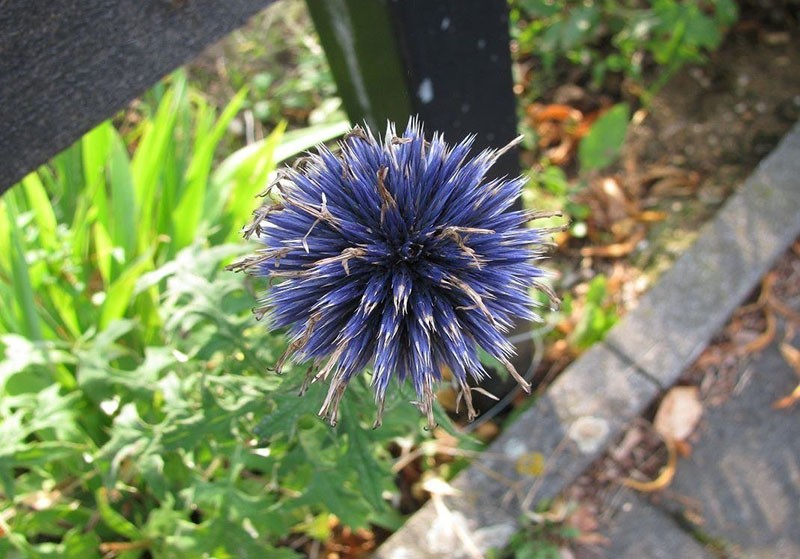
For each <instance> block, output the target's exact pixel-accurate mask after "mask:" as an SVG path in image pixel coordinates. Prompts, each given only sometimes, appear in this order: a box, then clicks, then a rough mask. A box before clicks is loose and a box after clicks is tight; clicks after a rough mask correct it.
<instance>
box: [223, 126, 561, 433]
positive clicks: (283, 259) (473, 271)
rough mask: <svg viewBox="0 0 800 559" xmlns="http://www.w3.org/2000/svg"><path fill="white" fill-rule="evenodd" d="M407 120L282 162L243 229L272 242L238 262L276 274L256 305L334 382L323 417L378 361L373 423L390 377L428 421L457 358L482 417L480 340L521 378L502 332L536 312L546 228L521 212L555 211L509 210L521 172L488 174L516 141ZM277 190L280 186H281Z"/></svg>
mask: <svg viewBox="0 0 800 559" xmlns="http://www.w3.org/2000/svg"><path fill="white" fill-rule="evenodd" d="M473 141H474V138H468V139H466V140H464V141H463V142H461V143H459V144H457V145H455V146H454V147H450V146H448V145H447V144H446V143H445V142H444V140H443V138H442V137H441V136H440V135H438V134H435V135H434V136H433V138H432V139H431V140H430V141H426V140H425V138H424V137H423V132H422V127H421V126H420V125H419V123H417V122H416V121H414V120H412V121H410V122H409V125H408V127H407V128H406V130H405V132H404V133H403V134H402V135H401V136H397V135H396V134H395V132H394V128H393V127H392V126H391V125H390V126H389V129H388V131H387V133H386V137H385V140H384V141H383V142H380V141H378V140H376V139H375V137H374V136H373V135H372V133H371V132H370V131H369V130H365V129H362V128H359V127H356V128H354V129H353V130H352V131H351V132H350V133H349V134H348V135H347V136H346V137H345V138H344V140H343V141H342V142H341V143H340V148H341V149H340V151H339V153H336V154H334V153H333V152H331V151H330V150H328V149H327V148H325V147H324V146H320V147H318V148H317V150H316V153H312V154H309V155H308V156H306V157H303V158H301V159H300V160H298V161H297V162H296V163H295V165H294V166H293V167H292V168H288V169H285V170H283V171H282V172H281V173H280V175H279V177H278V178H277V180H276V181H275V182H273V184H272V185H271V186H270V188H268V189H267V191H266V192H265V193H264V195H265V196H268V197H269V201H268V203H267V204H265V205H264V206H262V207H261V208H260V209H259V210H256V212H254V215H255V218H254V220H253V223H252V224H251V225H250V226H249V227H248V228H247V229H246V230H245V237H246V238H249V237H251V236H253V235H255V236H256V237H257V239H258V240H259V241H260V242H261V243H262V244H263V245H264V247H263V248H261V249H259V250H257V251H256V253H255V254H253V255H251V256H248V257H246V258H245V259H243V260H241V261H240V262H238V263H236V264H234V265H233V266H231V269H233V270H236V271H245V272H247V273H249V274H252V275H255V276H264V277H268V278H271V279H272V280H277V281H276V282H275V283H274V285H273V286H272V288H271V289H270V290H269V292H268V293H267V294H266V296H265V297H264V298H263V299H262V300H261V301H260V306H259V307H258V308H256V309H255V312H256V314H257V316H258V317H259V318H260V317H262V316H264V315H265V314H268V315H269V317H270V320H271V322H272V325H273V326H274V327H286V328H288V331H289V338H290V343H289V346H288V348H287V350H286V352H285V353H284V355H282V356H281V358H280V359H279V360H278V363H277V365H276V370H277V371H278V372H280V370H281V368H282V367H283V365H284V363H285V361H286V359H288V358H289V357H291V356H294V358H295V359H297V360H301V361H309V360H310V361H312V362H313V364H312V367H311V368H310V369H309V374H308V375H307V378H306V383H304V386H307V385H308V382H313V381H316V380H319V379H327V380H329V382H330V386H329V390H328V394H327V397H326V398H325V401H324V403H323V405H322V408H321V410H320V415H321V416H322V417H324V418H326V419H327V420H328V421H329V422H330V423H331V424H332V425H335V424H336V421H337V417H338V408H339V402H340V400H341V398H342V395H343V394H344V391H345V388H346V387H347V384H348V382H349V381H350V380H351V379H352V378H353V377H354V376H356V375H358V374H360V373H361V372H362V371H363V370H364V369H365V367H367V366H368V365H369V364H370V363H371V364H372V386H373V387H374V392H375V398H376V401H377V403H378V413H377V420H376V426H377V425H380V422H381V415H382V412H383V403H384V400H385V398H386V392H387V390H388V389H389V384H390V382H391V381H392V379H396V380H398V381H399V382H401V383H402V382H405V381H406V380H407V379H410V381H411V383H412V385H413V387H414V390H415V391H416V394H417V399H418V401H417V402H415V403H416V404H417V406H418V407H419V408H420V410H421V411H422V412H423V413H424V414H425V415H426V416H427V418H428V423H429V425H430V426H433V425H434V421H433V400H434V390H435V387H436V386H437V384H438V383H439V381H440V380H441V378H442V372H443V371H444V370H445V369H449V371H450V372H451V374H452V378H453V381H454V382H455V384H456V385H457V388H458V389H459V391H460V392H459V398H462V399H463V400H464V402H465V404H466V407H467V411H468V415H469V418H470V419H472V418H474V417H475V415H476V414H475V410H474V408H473V405H472V398H471V390H472V389H471V388H470V386H469V384H468V379H470V378H471V379H472V380H474V381H475V382H479V381H480V380H481V379H483V378H484V377H486V375H487V372H486V370H485V369H484V367H483V365H482V364H481V362H480V359H479V357H478V348H479V347H480V348H483V349H484V350H485V351H486V352H487V353H488V354H489V355H491V356H492V357H494V358H495V359H497V360H498V361H499V362H501V363H502V364H503V365H504V366H505V367H506V369H508V371H509V373H510V374H511V375H512V376H513V377H514V378H515V379H516V380H517V382H518V383H519V384H520V385H521V386H522V387H523V388H524V389H526V390H529V385H528V383H527V382H526V381H525V380H524V379H523V378H522V377H521V376H520V375H519V374H518V373H517V371H516V370H515V368H514V366H513V365H512V364H511V361H510V358H511V356H512V355H513V354H514V347H513V345H512V344H511V343H509V341H508V340H507V339H506V337H505V334H506V333H507V332H508V331H509V330H510V329H511V328H512V325H513V323H514V321H515V320H526V321H529V320H539V317H538V316H537V314H536V313H535V312H534V310H533V308H534V307H535V304H534V300H533V298H532V294H531V289H532V288H539V289H541V290H544V291H545V292H546V293H548V295H550V296H551V300H553V301H555V296H554V295H553V294H552V292H551V291H549V290H548V289H547V288H546V287H544V286H543V285H542V284H540V283H539V280H540V279H541V278H542V277H543V275H544V273H543V271H542V270H541V269H540V268H539V267H538V266H537V265H536V262H537V261H538V260H540V259H541V258H542V257H543V255H544V253H545V251H546V249H548V248H549V245H550V243H549V242H548V240H547V235H548V234H550V233H552V232H553V230H552V229H535V228H530V227H528V226H527V225H526V224H527V223H528V222H529V221H531V220H535V219H538V218H541V217H550V216H552V215H560V214H557V213H551V212H533V211H520V210H515V211H509V209H510V208H511V206H512V205H513V203H514V201H515V200H516V199H517V197H519V195H520V194H521V191H522V188H523V186H524V182H525V181H524V179H522V178H515V179H511V180H487V179H486V174H487V172H488V171H489V168H490V167H491V166H492V165H493V164H494V163H495V161H497V159H498V158H499V157H500V156H501V155H502V154H503V153H505V151H507V150H508V149H510V148H511V147H512V146H513V145H515V144H516V143H517V142H518V140H515V141H514V142H512V143H511V144H509V145H508V146H506V147H505V148H503V149H499V150H485V151H483V152H481V153H479V154H478V155H477V156H475V157H470V155H469V153H470V150H471V148H472V145H473ZM273 189H274V190H277V195H276V194H274V192H273Z"/></svg>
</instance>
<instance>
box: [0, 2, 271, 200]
mask: <svg viewBox="0 0 800 559" xmlns="http://www.w3.org/2000/svg"><path fill="white" fill-rule="evenodd" d="M273 1H274V0H224V1H220V0H127V1H126V0H115V1H109V0H0V193H2V192H3V191H5V190H6V189H7V188H8V187H9V186H11V185H12V184H14V183H16V182H17V181H18V180H20V179H21V178H22V177H23V176H24V175H25V174H26V173H28V172H30V171H32V170H34V169H35V168H36V167H38V166H39V165H41V164H43V163H45V162H46V161H47V160H48V159H50V158H51V157H52V156H53V155H55V154H56V153H58V152H59V151H61V150H63V149H64V148H66V147H68V146H69V145H70V144H71V143H72V142H74V141H75V140H77V139H78V138H79V137H80V136H81V135H82V134H83V133H85V132H86V131H88V130H89V129H91V128H92V127H93V126H95V125H96V124H98V123H100V122H101V121H102V120H104V119H106V118H108V117H110V116H112V115H113V114H114V112H116V111H117V110H119V109H120V108H122V107H124V106H125V104H126V103H128V102H130V101H131V100H132V99H133V98H135V97H136V96H137V95H140V94H141V93H142V92H144V91H145V90H146V89H147V88H148V87H150V86H152V85H153V84H154V83H155V82H156V81H158V80H159V79H160V78H161V77H163V76H164V75H166V74H167V73H169V72H170V71H172V70H173V69H175V68H176V67H178V66H180V65H181V64H183V63H185V62H187V61H188V60H189V59H191V58H192V57H194V56H196V55H197V54H199V53H200V51H201V50H202V49H203V48H205V47H206V46H207V45H209V44H211V43H212V42H214V41H216V40H218V39H220V38H221V37H223V36H224V35H225V34H227V33H228V32H230V31H232V30H233V29H235V28H237V27H239V26H241V25H242V24H244V23H245V21H246V20H247V19H248V18H249V17H250V16H252V15H253V14H255V13H256V12H258V11H259V10H261V9H262V8H264V7H265V6H267V5H269V4H270V3H272V2H273Z"/></svg>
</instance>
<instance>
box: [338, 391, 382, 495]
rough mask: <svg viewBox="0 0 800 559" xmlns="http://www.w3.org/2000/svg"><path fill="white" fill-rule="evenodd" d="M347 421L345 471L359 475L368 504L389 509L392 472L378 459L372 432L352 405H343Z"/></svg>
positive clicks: (347, 403) (344, 424)
mask: <svg viewBox="0 0 800 559" xmlns="http://www.w3.org/2000/svg"><path fill="white" fill-rule="evenodd" d="M342 404H343V407H342V413H343V414H344V420H343V422H342V426H343V427H344V431H345V433H346V434H347V443H348V444H347V454H346V455H345V457H344V459H343V460H342V463H341V464H340V466H341V467H343V468H352V469H353V470H354V471H355V472H356V474H357V475H358V483H359V489H360V491H361V494H362V495H363V497H364V498H365V499H366V500H367V502H368V503H369V504H370V505H371V506H372V507H373V508H374V509H375V510H376V511H381V510H383V509H385V508H387V507H386V501H385V500H384V498H383V491H384V489H386V488H387V486H390V485H391V484H390V483H387V482H390V480H391V479H392V475H393V474H392V471H391V468H389V467H388V465H387V464H386V463H385V462H381V461H379V460H378V459H377V458H376V451H377V449H376V448H375V445H374V443H373V441H372V440H371V437H370V435H369V434H370V433H371V432H372V431H371V430H367V429H365V428H364V427H362V426H361V425H360V424H359V421H358V415H357V414H356V413H354V412H355V410H354V409H353V408H352V406H351V405H350V404H349V402H344V401H343V402H342Z"/></svg>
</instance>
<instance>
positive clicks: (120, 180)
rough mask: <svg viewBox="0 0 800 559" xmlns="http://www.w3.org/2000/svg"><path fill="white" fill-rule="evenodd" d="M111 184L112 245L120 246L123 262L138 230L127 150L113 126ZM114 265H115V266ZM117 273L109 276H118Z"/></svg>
mask: <svg viewBox="0 0 800 559" xmlns="http://www.w3.org/2000/svg"><path fill="white" fill-rule="evenodd" d="M108 168H109V178H110V181H111V183H110V186H111V215H112V216H113V220H112V222H111V223H110V228H111V240H112V243H113V245H114V246H115V247H120V248H122V250H123V254H124V258H123V262H129V261H130V260H131V259H132V258H133V257H134V254H135V252H136V234H137V231H138V228H137V224H136V215H137V213H138V210H137V205H136V192H135V191H134V185H133V177H132V176H131V162H130V158H129V157H128V151H127V149H126V148H125V144H124V143H123V142H122V138H120V136H119V134H118V133H117V132H116V130H114V131H113V133H112V142H111V153H110V157H109V160H108ZM115 268H116V266H115ZM118 275H119V274H118V273H115V274H114V275H113V276H112V279H116V278H117V277H118Z"/></svg>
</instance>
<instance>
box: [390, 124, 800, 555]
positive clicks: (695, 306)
mask: <svg viewBox="0 0 800 559" xmlns="http://www.w3.org/2000/svg"><path fill="white" fill-rule="evenodd" d="M798 234H800V124H798V125H796V126H795V127H794V128H793V130H792V131H791V132H789V133H788V134H787V136H786V137H785V138H784V139H783V141H782V142H781V144H780V145H779V146H778V147H777V148H776V149H775V151H774V152H773V153H772V154H771V155H770V156H769V157H768V158H767V159H766V160H765V161H764V162H763V163H762V164H761V165H760V166H759V168H758V169H757V170H756V172H755V173H754V174H753V175H752V176H751V177H750V178H749V179H748V180H747V181H745V183H744V184H743V185H741V187H740V188H739V190H738V191H737V193H736V194H735V195H733V196H732V197H731V198H730V199H729V200H728V202H727V203H726V204H725V206H724V207H723V208H722V209H721V210H720V211H719V212H718V214H717V216H715V218H714V219H713V220H712V222H711V223H709V224H708V225H707V226H706V227H704V228H703V230H702V231H701V233H700V237H699V239H698V241H697V242H696V243H695V244H694V245H693V246H691V247H690V248H689V249H688V250H687V251H686V252H685V253H684V254H683V255H682V256H681V257H680V258H679V259H678V261H677V262H676V264H675V265H674V267H673V268H672V269H671V270H670V271H668V272H666V273H665V274H664V276H663V278H662V279H661V280H659V282H658V283H657V284H656V285H655V286H654V287H653V288H652V289H651V290H650V291H648V293H646V294H645V295H644V296H643V297H642V299H641V301H640V304H639V306H638V308H637V309H635V310H634V311H632V312H631V313H629V314H628V316H627V317H626V318H625V319H624V320H623V321H621V323H620V324H619V325H618V326H617V327H615V328H614V329H613V330H612V332H611V333H610V334H609V336H608V338H607V341H606V342H604V343H600V344H597V345H595V346H594V347H593V348H592V349H591V350H589V351H588V352H587V353H585V354H584V355H582V356H581V357H580V358H579V359H578V360H577V361H575V362H574V363H573V364H572V365H571V366H570V367H568V368H567V370H566V371H564V373H562V375H561V376H560V377H559V379H558V380H557V381H556V382H555V383H554V384H553V385H552V386H551V387H550V388H549V389H548V391H547V393H546V394H545V395H544V396H543V397H541V398H540V399H539V400H537V402H536V403H535V405H534V406H533V407H531V408H530V409H529V410H527V411H526V412H524V413H523V414H521V415H520V417H519V418H518V419H517V420H516V422H515V423H514V424H512V425H511V426H510V427H509V428H507V429H506V430H505V431H504V432H503V433H502V434H501V436H500V437H498V439H497V440H495V441H494V442H493V443H492V444H491V445H490V447H489V448H488V449H487V451H486V452H484V453H483V454H482V455H481V457H480V458H478V459H476V461H475V463H474V464H473V465H472V466H471V467H470V468H469V469H467V470H466V471H465V472H463V473H462V474H461V475H459V476H458V478H456V480H455V481H454V483H453V485H454V487H455V488H456V489H457V491H458V492H459V493H458V494H457V495H454V496H441V497H436V498H434V499H432V500H431V501H430V502H428V503H427V504H426V505H425V506H423V507H422V509H420V510H419V511H418V512H417V513H416V514H415V515H414V516H412V517H411V518H410V519H409V521H408V522H407V523H406V525H405V526H404V527H403V528H402V529H401V530H399V531H398V532H396V533H395V534H394V535H393V536H392V537H391V538H389V540H387V541H386V543H384V544H383V545H382V546H381V547H380V548H379V549H378V550H377V552H376V553H375V558H376V559H422V558H432V559H437V558H442V559H443V558H452V559H461V558H478V557H482V556H483V555H484V554H485V552H486V551H487V550H488V549H489V548H491V547H501V546H503V545H505V544H506V543H507V542H508V540H509V538H510V536H511V535H512V534H513V533H514V531H515V530H516V529H517V527H518V523H517V521H518V519H519V518H520V516H521V514H522V513H523V511H524V510H526V509H532V508H535V506H536V505H537V504H538V503H539V502H541V501H542V500H544V499H548V498H551V497H553V496H555V495H557V494H558V493H560V492H561V491H562V490H563V489H565V488H566V487H567V486H568V485H569V484H571V483H572V482H573V481H574V480H575V479H576V477H577V476H578V475H579V474H580V473H581V472H582V471H583V470H584V469H585V468H586V467H587V466H588V465H589V464H590V463H591V462H592V461H593V460H594V459H595V458H596V457H597V456H599V455H600V453H601V452H602V451H603V450H605V448H606V446H607V445H608V444H609V443H610V441H612V440H613V439H614V438H615V437H616V436H617V435H619V434H620V433H621V432H622V430H623V428H624V426H625V425H626V423H627V422H628V421H629V420H630V419H632V418H633V417H635V416H638V415H640V414H641V412H642V411H643V410H644V408H645V407H646V406H647V405H648V404H649V403H650V402H651V401H652V400H653V399H654V398H655V397H656V396H657V395H658V394H659V392H660V391H661V390H662V389H664V388H666V387H668V386H670V385H671V384H672V383H673V382H674V381H675V379H677V377H678V376H679V375H680V373H681V372H682V371H683V369H684V368H685V367H686V366H688V365H689V364H690V363H691V362H692V361H693V360H694V359H695V358H696V357H697V356H698V355H699V353H700V352H701V351H702V349H703V348H704V347H705V346H706V345H707V343H708V341H709V340H710V338H711V336H712V335H713V334H714V333H715V332H716V331H717V330H718V329H719V328H720V327H721V326H722V324H723V323H724V321H725V319H726V318H727V317H728V316H729V315H730V314H731V313H732V312H733V311H734V310H735V309H736V308H737V307H738V306H739V304H740V303H741V301H742V300H743V299H744V297H745V296H746V295H747V294H748V293H749V292H750V291H751V290H752V289H753V288H754V287H755V286H756V285H757V283H758V281H759V279H760V278H761V277H762V275H763V274H764V273H766V271H767V270H768V269H769V267H770V266H771V264H772V262H773V261H774V260H775V259H776V258H777V257H778V256H779V255H780V254H781V253H782V252H783V251H784V250H785V249H786V248H787V247H788V246H789V245H790V243H791V242H792V241H793V240H794V239H795V238H796V237H797V236H798ZM538 459H544V460H545V469H544V472H543V473H538V474H537V475H535V476H534V475H531V472H533V470H532V469H531V468H530V467H529V466H528V464H533V463H535V462H536V461H537V460H538Z"/></svg>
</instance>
